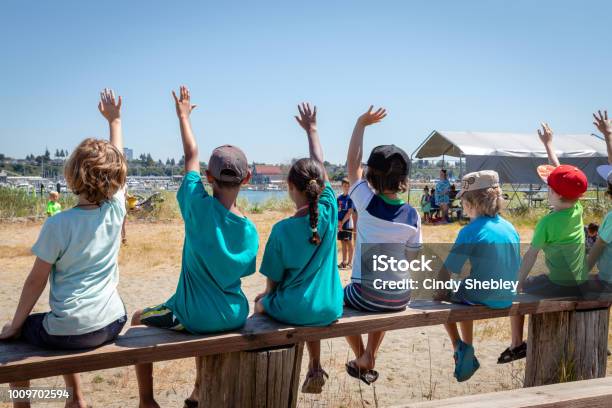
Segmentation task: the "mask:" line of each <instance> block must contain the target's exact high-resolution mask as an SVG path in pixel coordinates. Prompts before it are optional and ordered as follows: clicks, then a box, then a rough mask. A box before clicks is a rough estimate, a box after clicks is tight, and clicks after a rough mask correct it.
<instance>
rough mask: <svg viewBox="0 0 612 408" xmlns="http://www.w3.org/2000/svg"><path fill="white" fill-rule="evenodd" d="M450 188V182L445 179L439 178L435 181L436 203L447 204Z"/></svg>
mask: <svg viewBox="0 0 612 408" xmlns="http://www.w3.org/2000/svg"><path fill="white" fill-rule="evenodd" d="M450 188H451V184H450V181H448V180H447V179H444V180H440V181H438V182H437V183H436V191H435V195H436V204H437V205H440V204H448V203H449V202H450V196H449V193H450Z"/></svg>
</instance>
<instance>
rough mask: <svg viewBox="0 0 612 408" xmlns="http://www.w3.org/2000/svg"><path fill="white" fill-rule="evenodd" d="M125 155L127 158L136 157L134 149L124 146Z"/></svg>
mask: <svg viewBox="0 0 612 408" xmlns="http://www.w3.org/2000/svg"><path fill="white" fill-rule="evenodd" d="M123 155H124V156H125V159H126V160H128V161H129V160H133V159H134V150H133V149H130V148H127V147H124V148H123Z"/></svg>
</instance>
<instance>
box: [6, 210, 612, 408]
mask: <svg viewBox="0 0 612 408" xmlns="http://www.w3.org/2000/svg"><path fill="white" fill-rule="evenodd" d="M287 214H288V213H287V212H278V211H277V212H270V211H267V212H263V213H255V214H251V215H250V218H251V219H252V220H253V221H254V222H255V224H256V226H257V229H258V231H259V235H260V250H259V254H258V264H259V262H260V261H261V256H262V253H263V250H264V245H265V242H266V240H267V237H268V235H269V233H270V230H271V228H272V225H273V224H274V223H275V222H277V221H278V220H280V219H281V218H283V217H285V216H287ZM40 225H41V224H40V223H35V222H31V223H27V222H26V223H19V224H15V223H13V224H2V223H0V260H2V265H3V267H2V268H1V269H0V281H1V282H2V285H1V286H0V323H2V322H4V321H6V320H8V319H10V318H11V317H12V313H13V311H14V308H15V306H16V304H17V300H18V297H19V291H20V288H21V285H22V284H23V281H24V279H25V276H26V274H27V272H28V271H29V268H30V267H31V265H32V262H33V257H32V255H31V254H30V252H29V248H30V247H31V246H32V244H33V243H34V241H35V239H36V237H37V234H38V232H39V230H40ZM459 228H460V227H459V226H458V225H447V226H433V227H432V226H426V227H425V229H424V238H425V240H426V241H428V242H452V241H453V239H454V238H455V236H456V233H457V231H458V230H459ZM519 232H520V234H521V238H522V240H523V241H529V240H530V239H531V230H530V228H528V227H520V228H519ZM182 244H183V227H182V223H181V222H180V221H179V220H172V221H166V222H146V221H137V222H135V221H131V222H130V223H129V224H128V245H127V246H125V247H123V248H122V250H121V255H120V260H119V262H120V270H121V282H120V285H119V291H120V293H121V296H122V298H123V300H124V302H125V304H126V307H127V309H128V311H129V312H130V313H131V312H133V311H134V310H136V309H138V308H142V307H144V306H149V305H153V304H157V303H160V302H163V301H165V300H166V299H167V298H168V297H169V296H170V295H171V294H172V293H173V291H174V288H175V285H176V282H177V280H178V275H179V271H180V262H181V250H182ZM349 276H350V272H349V271H342V278H343V281H344V282H346V281H348V278H349ZM243 287H244V290H245V293H246V294H247V296H248V297H249V298H250V299H253V298H254V297H255V295H256V294H257V293H259V291H261V290H262V289H263V288H264V279H263V277H262V276H261V275H259V274H255V275H252V276H250V277H248V278H246V279H244V281H243ZM47 308H48V306H47V294H46V293H45V294H43V296H42V297H41V300H40V301H39V302H38V304H37V305H36V307H35V309H34V310H35V311H36V312H38V311H45V310H47ZM475 327H476V330H475V336H474V337H475V347H476V351H477V354H478V357H479V359H480V361H481V369H480V371H479V372H478V373H476V375H475V376H474V379H472V380H470V381H468V382H466V383H461V384H459V383H457V382H456V381H455V380H454V378H453V376H452V372H453V362H452V347H451V345H450V342H449V341H448V339H447V336H446V334H445V332H444V329H443V328H442V327H440V326H432V327H423V328H415V329H407V330H397V331H393V332H389V333H388V334H387V337H386V338H385V341H384V342H383V345H382V348H381V351H380V355H379V359H378V362H377V366H378V367H377V368H378V369H379V371H380V373H381V378H380V379H379V381H378V382H377V384H376V387H367V386H365V385H362V384H361V383H359V382H357V381H355V380H353V379H351V378H349V377H348V376H347V375H346V373H345V372H344V364H345V362H346V361H348V360H349V359H351V358H352V356H351V354H350V352H349V349H348V347H347V344H346V342H345V341H344V339H332V340H326V341H323V344H322V351H323V355H322V361H323V364H324V367H325V369H326V370H327V371H328V373H329V374H330V381H329V382H328V384H327V385H326V387H325V390H324V393H323V394H321V395H320V396H308V395H300V396H299V405H300V406H303V407H375V406H388V405H393V404H400V403H406V402H408V401H410V400H423V399H440V398H445V397H448V396H454V395H462V394H471V393H481V392H490V391H497V390H505V389H512V388H517V387H520V386H521V384H522V381H523V371H524V362H516V363H512V364H507V365H502V366H499V365H497V364H496V360H497V356H498V355H499V353H500V352H501V351H502V350H503V349H504V348H505V347H506V346H507V345H508V342H509V333H510V329H509V324H508V320H507V319H495V320H485V321H481V322H478V323H477V324H476V325H475ZM611 339H612V338H611ZM306 358H307V357H306V353H305V360H304V362H303V364H302V378H303V376H304V375H305V370H306V366H307V360H306ZM155 376H156V379H157V383H156V397H157V398H158V400H159V402H160V403H161V405H162V406H182V400H183V399H184V398H185V397H186V396H187V395H188V394H189V393H190V391H191V385H192V382H193V379H194V369H193V361H192V360H190V359H186V360H174V361H167V362H161V363H158V364H155ZM82 378H83V382H84V384H85V390H86V392H87V395H88V398H89V400H90V403H92V404H93V406H95V407H127V406H130V407H133V406H136V405H137V386H136V379H135V375H134V371H133V368H131V367H122V368H115V369H109V370H101V371H97V372H91V373H84V374H83V375H82ZM62 384H63V383H62V380H61V378H59V377H54V378H48V379H41V380H35V381H34V382H33V385H35V386H56V387H61V386H62ZM0 406H1V407H4V406H6V405H2V404H0ZM46 406H49V407H54V406H59V405H53V404H47V405H46Z"/></svg>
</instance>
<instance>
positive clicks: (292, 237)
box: [260, 183, 343, 326]
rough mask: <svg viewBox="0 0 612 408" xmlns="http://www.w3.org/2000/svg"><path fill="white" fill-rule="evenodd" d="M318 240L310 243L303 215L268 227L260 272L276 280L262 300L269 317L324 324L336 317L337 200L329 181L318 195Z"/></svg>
mask: <svg viewBox="0 0 612 408" xmlns="http://www.w3.org/2000/svg"><path fill="white" fill-rule="evenodd" d="M318 230H319V235H320V236H321V243H320V244H319V245H313V244H311V243H310V242H309V241H308V239H309V238H310V237H311V236H312V231H311V229H310V223H309V217H308V215H306V216H303V217H291V218H286V219H284V220H282V221H280V222H278V223H277V224H275V225H274V227H273V228H272V232H271V233H270V238H269V239H268V243H267V244H266V251H265V253H264V256H263V261H262V263H261V267H260V272H261V273H262V274H264V275H265V276H267V277H268V278H270V279H272V280H273V281H274V282H277V283H278V286H277V287H276V289H275V290H274V291H273V292H272V293H270V294H268V295H266V296H265V297H264V298H263V299H262V303H263V306H264V308H265V310H266V313H268V314H269V315H270V316H272V317H273V318H275V319H276V320H279V321H281V322H284V323H288V324H296V325H301V326H327V325H329V324H331V323H333V322H334V321H335V320H337V319H338V318H339V317H340V316H342V306H343V291H342V283H341V282H340V275H339V274H338V262H337V260H338V259H337V251H336V232H337V230H338V204H337V202H336V196H335V194H334V190H332V188H331V185H330V184H329V183H326V187H325V189H324V190H323V192H322V193H321V197H320V198H319V223H318Z"/></svg>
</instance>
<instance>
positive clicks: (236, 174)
mask: <svg viewBox="0 0 612 408" xmlns="http://www.w3.org/2000/svg"><path fill="white" fill-rule="evenodd" d="M172 94H173V96H174V101H175V103H176V113H177V116H178V117H179V123H180V127H181V138H182V141H183V149H184V152H185V177H184V178H183V182H182V184H181V187H180V189H179V191H178V192H177V200H178V203H179V207H180V210H181V215H182V216H183V220H184V222H185V242H184V244H183V259H182V267H181V275H180V278H179V282H178V285H177V288H176V292H175V293H174V295H172V297H171V298H170V299H169V300H167V301H166V302H165V303H162V304H160V305H157V306H153V307H149V308H146V309H144V310H140V311H138V312H136V313H135V314H134V316H133V318H132V325H139V324H144V325H146V326H155V327H161V328H164V329H170V330H181V331H183V330H184V331H188V332H190V333H198V334H199V333H213V332H220V331H226V330H232V329H236V328H239V327H241V326H243V325H244V323H245V322H246V318H247V316H248V314H249V303H248V301H247V298H246V296H245V295H244V293H243V292H242V289H241V287H240V279H241V278H242V277H245V276H248V275H251V274H253V273H254V272H255V256H256V255H257V249H258V246H259V240H258V237H257V231H256V230H255V225H253V223H252V222H251V221H250V220H249V219H248V218H246V217H245V216H244V215H243V214H242V213H241V212H240V210H239V209H238V208H237V207H236V197H237V196H238V193H239V191H240V186H241V185H242V184H246V183H248V182H249V179H250V177H251V173H250V171H249V168H248V164H247V159H246V156H245V155H244V153H243V152H242V150H240V149H239V148H237V147H235V146H230V145H224V146H221V147H218V148H216V149H215V150H213V152H212V155H211V156H210V160H209V164H208V170H206V178H207V180H208V182H209V183H210V184H212V190H213V195H212V196H210V195H209V194H208V193H207V192H206V190H205V189H204V185H203V184H202V179H201V177H200V159H199V157H198V147H197V144H196V141H195V137H194V135H193V132H192V130H191V123H190V121H189V115H190V114H191V111H192V110H193V109H194V108H195V107H196V106H195V105H191V100H190V95H189V90H188V89H187V88H186V87H184V86H182V87H181V90H180V98H179V97H177V96H176V94H174V92H172ZM201 364H202V362H201V359H200V358H196V367H197V377H196V383H195V387H194V390H193V392H192V394H191V396H190V397H189V398H188V399H187V400H186V401H185V405H186V406H197V399H198V395H199V385H200V371H201V370H200V367H201ZM136 375H137V377H138V388H139V394H140V395H139V396H140V407H158V405H157V403H156V402H155V400H154V398H153V365H152V364H138V365H137V366H136Z"/></svg>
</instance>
